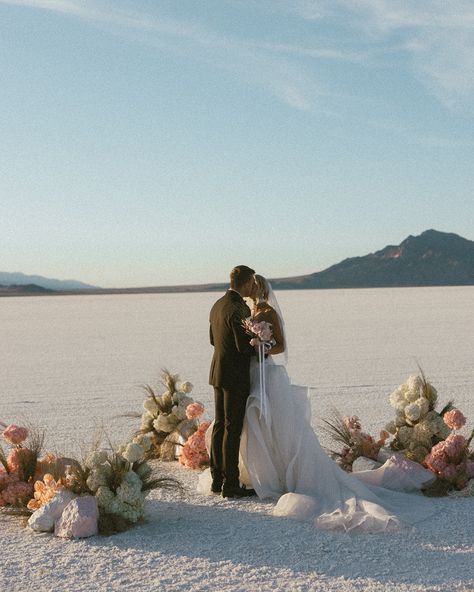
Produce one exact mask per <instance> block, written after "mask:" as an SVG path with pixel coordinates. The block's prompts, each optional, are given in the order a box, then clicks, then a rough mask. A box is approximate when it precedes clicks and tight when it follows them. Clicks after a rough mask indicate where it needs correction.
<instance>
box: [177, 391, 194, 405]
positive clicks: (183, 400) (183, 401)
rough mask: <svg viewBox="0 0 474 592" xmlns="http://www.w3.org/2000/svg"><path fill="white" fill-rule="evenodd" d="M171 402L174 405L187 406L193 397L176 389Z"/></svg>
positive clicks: (192, 401) (192, 400)
mask: <svg viewBox="0 0 474 592" xmlns="http://www.w3.org/2000/svg"><path fill="white" fill-rule="evenodd" d="M173 403H174V404H175V405H184V406H186V407H187V406H188V405H190V404H191V403H194V399H193V398H192V397H188V396H187V395H186V394H184V393H181V392H179V391H176V393H175V394H174V395H173Z"/></svg>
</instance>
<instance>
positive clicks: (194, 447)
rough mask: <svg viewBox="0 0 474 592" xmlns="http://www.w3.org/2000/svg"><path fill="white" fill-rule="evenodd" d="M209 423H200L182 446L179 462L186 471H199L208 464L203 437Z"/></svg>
mask: <svg viewBox="0 0 474 592" xmlns="http://www.w3.org/2000/svg"><path fill="white" fill-rule="evenodd" d="M209 425H210V422H209V421H205V422H203V423H201V424H200V425H199V427H198V429H197V431H196V432H194V434H193V435H192V436H190V437H189V438H188V440H187V442H186V444H185V445H184V446H183V450H182V452H181V456H180V457H179V462H180V464H182V465H183V466H185V467H186V468H187V469H200V468H202V467H204V466H206V465H207V464H208V463H209V455H208V453H207V449H206V442H205V435H206V430H207V428H208V427H209Z"/></svg>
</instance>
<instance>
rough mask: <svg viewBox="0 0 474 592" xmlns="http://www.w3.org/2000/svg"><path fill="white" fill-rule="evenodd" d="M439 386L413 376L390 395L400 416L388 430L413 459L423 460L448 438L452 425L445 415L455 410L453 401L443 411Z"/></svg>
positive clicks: (396, 446) (397, 447)
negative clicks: (449, 424) (438, 403)
mask: <svg viewBox="0 0 474 592" xmlns="http://www.w3.org/2000/svg"><path fill="white" fill-rule="evenodd" d="M437 399H438V396H437V392H436V389H435V388H434V387H433V386H432V385H431V384H430V383H429V382H427V380H426V378H425V376H424V374H423V372H421V376H414V375H413V376H410V377H409V378H408V380H407V381H406V382H405V383H404V384H402V385H400V386H399V387H398V388H397V389H396V390H395V391H393V393H392V394H391V395H390V404H391V406H392V407H393V408H394V409H395V411H396V416H395V419H394V420H393V421H391V422H390V423H389V424H388V425H387V426H386V428H385V429H386V430H387V431H388V432H390V433H391V434H393V436H394V439H393V441H392V443H391V447H392V449H393V450H400V451H403V452H404V454H405V456H406V457H407V458H409V459H410V460H414V461H416V462H419V463H422V462H423V461H424V459H425V457H426V455H427V454H428V453H429V452H430V450H431V448H432V447H433V446H434V445H435V444H437V443H438V442H441V441H443V440H445V439H446V438H447V437H448V436H449V434H450V433H451V428H450V427H449V426H448V425H447V424H446V422H444V421H443V416H444V415H445V414H446V413H447V412H449V411H451V410H452V409H453V406H452V401H450V402H449V403H448V404H447V405H446V406H445V407H444V408H443V409H442V410H441V411H440V412H439V413H438V412H436V411H435V407H436V403H437Z"/></svg>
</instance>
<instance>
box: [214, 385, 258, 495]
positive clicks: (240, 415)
mask: <svg viewBox="0 0 474 592" xmlns="http://www.w3.org/2000/svg"><path fill="white" fill-rule="evenodd" d="M248 396H249V393H248V392H242V391H238V390H227V389H224V388H221V387H218V386H215V387H214V403H215V422H214V429H213V430H212V442H211V455H210V465H211V474H212V479H213V481H214V483H217V484H220V483H222V482H225V484H226V486H227V487H238V486H239V485H240V484H239V449H240V436H241V434H242V427H243V425H244V417H245V407H246V404H247V399H248Z"/></svg>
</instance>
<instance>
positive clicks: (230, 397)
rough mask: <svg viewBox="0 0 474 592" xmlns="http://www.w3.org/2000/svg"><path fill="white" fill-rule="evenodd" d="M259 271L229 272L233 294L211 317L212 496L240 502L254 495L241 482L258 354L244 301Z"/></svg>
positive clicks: (237, 269) (221, 301) (222, 300)
mask: <svg viewBox="0 0 474 592" xmlns="http://www.w3.org/2000/svg"><path fill="white" fill-rule="evenodd" d="M254 274H255V271H254V270H253V269H250V267H247V266H246V265H238V266H237V267H234V269H233V270H232V271H231V272H230V289H229V290H228V291H227V292H226V294H225V295H224V296H222V298H219V300H218V301H217V302H216V303H215V304H214V306H213V307H212V309H211V313H210V316H209V321H210V328H209V333H210V340H211V345H213V346H214V355H213V358H212V363H211V370H210V374H209V384H211V385H212V386H213V387H214V402H215V423H214V429H213V432H212V442H211V455H210V463H211V475H212V486H211V490H212V492H213V493H221V492H222V496H223V497H227V498H236V497H247V496H249V495H255V491H254V490H253V489H245V488H244V487H241V486H240V483H239V447H240V436H241V433H242V426H243V422H244V415H245V405H246V402H247V398H248V396H249V391H250V358H251V356H253V355H255V350H254V348H253V347H252V346H251V345H250V343H249V337H248V335H247V334H246V333H245V330H244V328H243V327H242V320H243V319H245V318H247V317H249V316H250V309H249V307H248V306H247V305H246V304H245V302H244V300H243V298H244V297H246V296H250V295H251V294H252V291H253V289H254V286H255V278H254Z"/></svg>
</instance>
